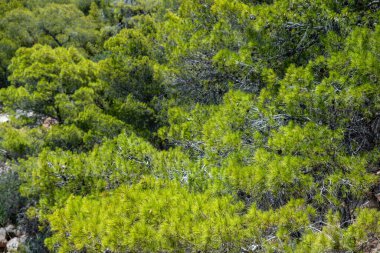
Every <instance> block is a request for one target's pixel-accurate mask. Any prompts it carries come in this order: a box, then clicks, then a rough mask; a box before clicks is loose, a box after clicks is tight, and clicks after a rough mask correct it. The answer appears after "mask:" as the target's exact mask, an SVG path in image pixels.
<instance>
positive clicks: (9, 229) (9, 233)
mask: <svg viewBox="0 0 380 253" xmlns="http://www.w3.org/2000/svg"><path fill="white" fill-rule="evenodd" d="M5 231H7V239H10V238H13V237H15V236H16V227H15V226H13V225H8V226H7V227H6V228H5Z"/></svg>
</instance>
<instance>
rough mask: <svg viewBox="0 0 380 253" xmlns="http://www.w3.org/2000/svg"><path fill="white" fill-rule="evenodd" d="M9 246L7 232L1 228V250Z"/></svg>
mask: <svg viewBox="0 0 380 253" xmlns="http://www.w3.org/2000/svg"><path fill="white" fill-rule="evenodd" d="M6 246H7V231H6V230H5V228H0V249H3V248H5V247H6Z"/></svg>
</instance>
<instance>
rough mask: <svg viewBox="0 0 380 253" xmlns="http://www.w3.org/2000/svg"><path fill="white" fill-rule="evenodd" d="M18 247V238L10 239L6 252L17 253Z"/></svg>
mask: <svg viewBox="0 0 380 253" xmlns="http://www.w3.org/2000/svg"><path fill="white" fill-rule="evenodd" d="M19 246H20V238H18V237H15V238H12V239H11V240H10V241H9V242H8V243H7V251H8V252H17V249H18V247H19Z"/></svg>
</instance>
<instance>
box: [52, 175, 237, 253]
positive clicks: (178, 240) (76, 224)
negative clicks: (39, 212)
mask: <svg viewBox="0 0 380 253" xmlns="http://www.w3.org/2000/svg"><path fill="white" fill-rule="evenodd" d="M241 208H242V205H241V204H234V203H233V202H232V200H231V198H230V197H218V198H215V197H212V196H210V195H208V194H207V193H204V194H192V193H189V192H188V191H187V190H186V189H185V188H182V187H181V186H180V185H179V184H178V183H174V182H165V181H159V180H158V181H157V180H154V179H152V178H147V179H144V180H143V181H141V182H140V183H138V184H136V185H134V186H132V187H121V188H119V189H117V190H116V191H113V192H111V193H108V194H105V195H102V197H101V198H99V197H98V196H91V197H86V198H81V197H71V198H70V199H69V200H68V202H67V205H66V206H65V208H63V209H59V210H57V211H55V212H54V213H53V214H52V215H50V216H49V217H48V219H49V220H50V222H51V224H52V230H53V231H57V233H55V235H54V236H53V237H52V238H51V239H49V240H48V241H47V244H48V246H49V247H50V248H54V247H57V246H58V247H59V252H68V251H73V250H82V249H86V250H87V251H89V252H99V251H104V250H106V249H108V250H111V251H114V252H124V251H128V252H158V251H176V250H178V249H188V250H189V251H190V252H197V251H198V250H201V251H205V252H212V251H216V250H218V249H222V248H224V249H228V248H229V245H230V246H232V245H234V243H236V242H237V243H238V242H239V238H240V235H241V233H242V230H241V227H240V226H239V224H240V219H239V217H238V216H236V214H237V213H238V212H240V211H241ZM78 213H80V215H78ZM121 234H122V235H123V236H120V235H121Z"/></svg>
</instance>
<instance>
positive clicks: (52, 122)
mask: <svg viewBox="0 0 380 253" xmlns="http://www.w3.org/2000/svg"><path fill="white" fill-rule="evenodd" d="M58 123H59V122H58V120H57V119H54V118H51V117H47V118H46V119H45V120H44V123H43V124H42V126H43V127H44V128H47V129H49V128H50V127H51V126H53V125H57V124H58Z"/></svg>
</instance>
